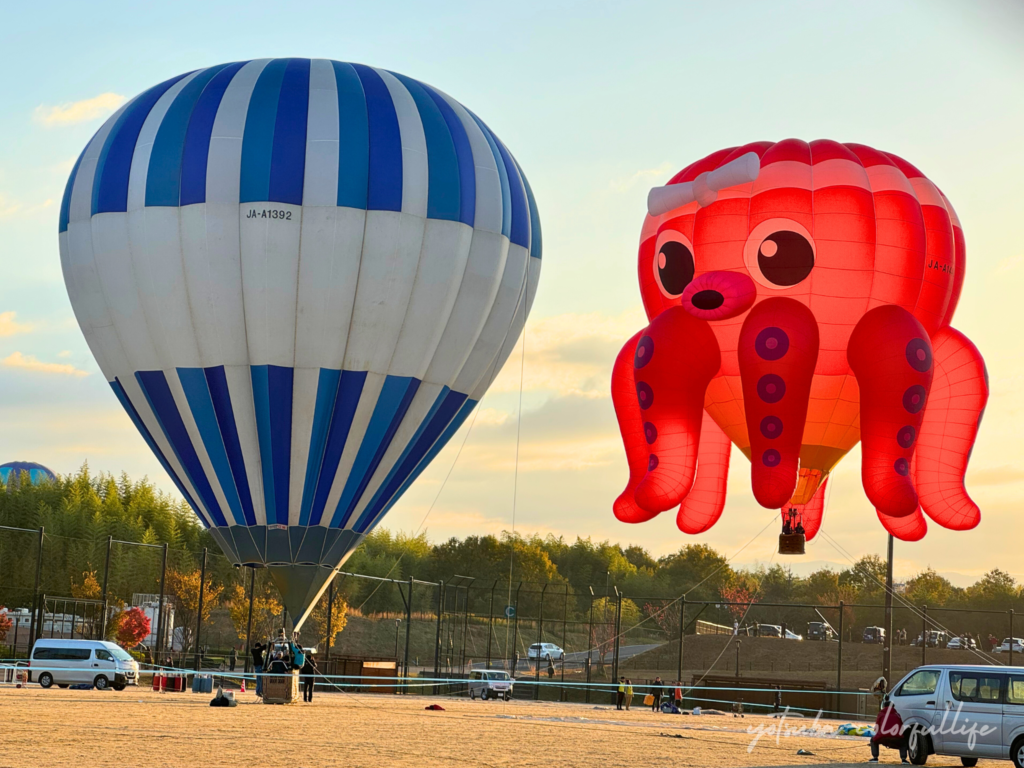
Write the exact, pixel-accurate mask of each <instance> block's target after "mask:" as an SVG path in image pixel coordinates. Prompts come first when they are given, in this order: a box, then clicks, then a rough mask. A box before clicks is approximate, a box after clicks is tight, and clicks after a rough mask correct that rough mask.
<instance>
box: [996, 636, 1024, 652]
mask: <svg viewBox="0 0 1024 768" xmlns="http://www.w3.org/2000/svg"><path fill="white" fill-rule="evenodd" d="M1009 652H1010V638H1009V637H1004V638H1003V642H1002V643H1000V644H999V645H997V646H996V647H995V648H993V649H992V653H1009ZM1013 652H1014V653H1024V638H1020V637H1015V638H1013Z"/></svg>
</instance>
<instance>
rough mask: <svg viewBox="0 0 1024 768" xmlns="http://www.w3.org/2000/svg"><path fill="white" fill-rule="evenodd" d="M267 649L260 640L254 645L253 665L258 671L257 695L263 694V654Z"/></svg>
mask: <svg viewBox="0 0 1024 768" xmlns="http://www.w3.org/2000/svg"><path fill="white" fill-rule="evenodd" d="M265 651H266V648H264V646H263V644H262V643H260V642H259V641H258V640H257V641H256V645H254V646H253V647H252V667H253V670H255V672H256V695H257V696H260V697H262V696H263V654H264V652H265Z"/></svg>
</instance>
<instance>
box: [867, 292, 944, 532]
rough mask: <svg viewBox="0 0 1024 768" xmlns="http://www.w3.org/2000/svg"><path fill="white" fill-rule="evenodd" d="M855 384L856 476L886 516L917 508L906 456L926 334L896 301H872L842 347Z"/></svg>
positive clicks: (916, 430)
mask: <svg viewBox="0 0 1024 768" xmlns="http://www.w3.org/2000/svg"><path fill="white" fill-rule="evenodd" d="M847 357H848V358H849V360H850V367H851V368H852V369H853V372H854V374H855V375H856V376H857V384H858V385H859V386H860V429H861V445H862V449H861V456H862V458H861V479H862V481H863V483H864V491H865V493H867V496H868V500H869V501H870V502H871V503H872V504H874V505H875V508H876V509H878V510H881V511H882V512H884V513H885V514H886V515H888V516H890V517H904V516H906V515H909V514H911V513H912V512H914V510H916V509H917V505H918V499H917V492H916V491H915V490H914V482H913V480H912V479H911V477H910V461H911V459H913V458H914V448H915V446H916V444H917V437H918V435H919V434H920V432H921V422H922V421H923V420H924V409H925V405H926V404H927V402H928V392H929V390H930V389H931V385H932V372H933V369H934V365H933V362H932V360H933V355H932V346H931V343H930V341H929V339H928V334H927V333H926V332H925V330H924V327H923V326H922V325H921V323H920V322H918V321H917V319H916V318H915V317H914V316H913V315H912V314H910V313H909V312H908V311H907V310H905V309H903V308H902V307H896V306H893V305H891V304H890V305H886V306H882V307H875V308H874V309H872V310H871V311H870V312H868V313H867V314H866V315H864V317H863V318H862V319H861V321H860V322H859V323H857V327H856V328H854V330H853V335H852V336H851V337H850V347H849V350H848V352H847Z"/></svg>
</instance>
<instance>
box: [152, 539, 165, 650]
mask: <svg viewBox="0 0 1024 768" xmlns="http://www.w3.org/2000/svg"><path fill="white" fill-rule="evenodd" d="M166 585H167V544H166V543H165V544H164V560H163V565H161V566H160V600H159V601H158V603H157V614H156V656H157V658H155V659H154V660H153V661H154V662H155V663H156V665H157V666H161V660H160V655H161V652H162V651H163V647H164V588H165V587H166Z"/></svg>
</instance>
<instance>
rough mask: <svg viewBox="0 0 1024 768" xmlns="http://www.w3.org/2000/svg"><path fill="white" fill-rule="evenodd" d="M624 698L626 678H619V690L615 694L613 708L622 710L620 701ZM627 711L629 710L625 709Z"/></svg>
mask: <svg viewBox="0 0 1024 768" xmlns="http://www.w3.org/2000/svg"><path fill="white" fill-rule="evenodd" d="M625 696H626V678H624V677H620V678H619V690H618V692H617V693H616V694H615V708H616V709H622V700H623V699H624V698H625ZM627 709H629V707H627Z"/></svg>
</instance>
